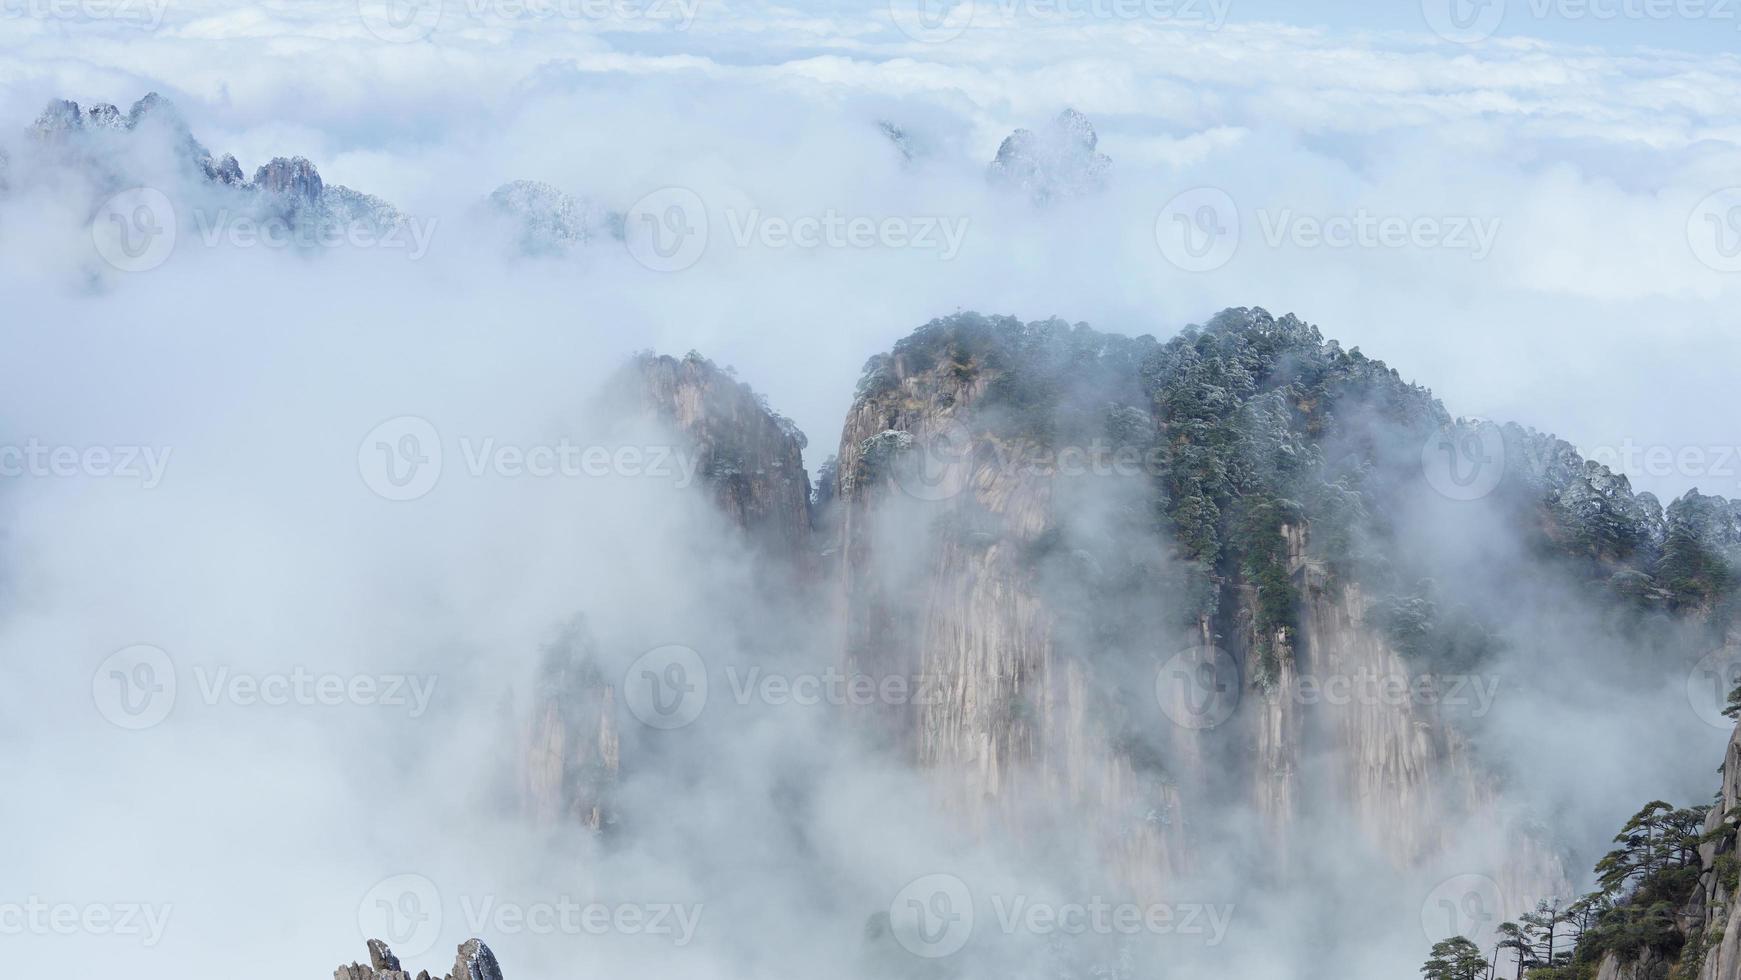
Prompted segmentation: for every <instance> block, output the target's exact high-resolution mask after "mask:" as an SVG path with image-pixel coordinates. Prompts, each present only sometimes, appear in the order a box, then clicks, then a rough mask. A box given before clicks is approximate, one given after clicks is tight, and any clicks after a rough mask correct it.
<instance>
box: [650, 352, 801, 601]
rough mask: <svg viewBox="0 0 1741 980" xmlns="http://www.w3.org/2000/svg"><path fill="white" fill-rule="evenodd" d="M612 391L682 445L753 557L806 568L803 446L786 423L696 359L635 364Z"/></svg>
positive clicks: (709, 363)
mask: <svg viewBox="0 0 1741 980" xmlns="http://www.w3.org/2000/svg"><path fill="white" fill-rule="evenodd" d="M617 388H618V391H619V393H626V396H627V397H626V401H627V403H628V404H631V405H636V406H638V407H639V410H640V411H642V412H644V413H647V414H650V415H651V416H653V417H654V418H656V419H658V420H659V421H660V422H661V423H663V424H665V425H667V426H669V427H670V428H671V429H673V430H674V431H675V433H676V434H677V435H679V436H681V437H682V438H683V439H684V441H685V442H686V443H687V446H685V447H684V448H685V449H686V450H687V451H690V452H693V453H695V454H696V460H695V461H696V473H697V475H698V476H699V478H700V480H701V481H702V482H703V483H704V484H705V486H706V488H707V491H708V493H709V495H710V496H711V497H712V498H713V501H714V503H715V504H716V505H717V506H718V507H719V510H720V512H721V513H723V514H724V515H725V516H726V517H727V518H728V519H729V520H730V521H731V522H732V523H733V524H734V525H736V526H737V527H738V528H739V529H741V530H742V531H743V532H744V534H745V535H746V536H747V537H748V538H749V540H750V542H751V544H752V546H753V547H754V548H755V549H756V550H758V551H759V552H760V553H761V554H762V555H764V556H766V557H769V558H772V559H773V560H774V561H776V562H783V563H786V564H788V565H789V566H790V567H792V568H794V569H803V568H806V567H808V566H809V564H810V561H811V556H810V549H811V516H810V477H809V474H808V473H807V472H805V469H804V448H805V446H806V444H807V441H806V439H805V437H804V434H803V433H802V432H800V431H798V427H797V426H795V425H793V424H792V422H791V420H790V419H787V418H786V417H784V416H782V415H780V414H779V413H777V412H775V411H774V410H773V409H771V408H769V407H768V404H767V402H766V400H765V399H763V398H762V397H761V396H759V395H757V394H756V393H755V392H754V391H753V390H752V389H751V388H750V387H749V385H746V384H744V383H743V382H741V381H739V380H737V379H736V378H735V377H733V376H732V375H731V374H730V373H729V372H727V371H726V370H725V369H724V368H721V367H719V366H718V365H716V364H714V363H713V362H712V361H709V360H708V359H707V358H705V357H702V356H701V355H699V354H695V353H691V354H689V355H687V356H685V357H683V358H681V359H679V358H675V357H668V356H654V355H644V356H641V357H638V358H636V359H635V361H634V363H632V364H631V365H630V366H629V367H628V368H627V369H626V370H625V372H624V374H623V375H622V376H620V377H619V379H618V385H617Z"/></svg>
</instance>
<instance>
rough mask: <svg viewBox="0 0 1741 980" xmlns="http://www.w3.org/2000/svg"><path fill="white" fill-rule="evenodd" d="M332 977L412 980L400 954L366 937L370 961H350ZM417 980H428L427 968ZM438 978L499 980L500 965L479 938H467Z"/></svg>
mask: <svg viewBox="0 0 1741 980" xmlns="http://www.w3.org/2000/svg"><path fill="white" fill-rule="evenodd" d="M333 980H411V974H410V972H409V971H407V970H406V969H405V968H404V967H403V966H401V965H400V963H399V957H397V956H394V955H393V951H392V950H391V949H389V948H388V947H387V944H386V943H384V942H382V941H381V940H379V939H371V940H369V964H368V965H367V966H364V965H363V964H361V963H352V964H350V965H349V966H340V967H339V968H338V969H336V970H334V971H333ZM417 980H431V978H430V976H429V971H428V970H420V971H418V974H417ZM440 980H502V968H501V966H500V965H498V964H497V963H496V954H495V953H493V952H491V951H490V947H488V946H486V945H484V941H483V940H481V939H468V940H466V941H465V942H463V943H461V944H460V945H459V952H458V955H456V956H455V957H454V961H453V970H452V971H451V972H449V973H448V975H447V976H446V977H445V978H440Z"/></svg>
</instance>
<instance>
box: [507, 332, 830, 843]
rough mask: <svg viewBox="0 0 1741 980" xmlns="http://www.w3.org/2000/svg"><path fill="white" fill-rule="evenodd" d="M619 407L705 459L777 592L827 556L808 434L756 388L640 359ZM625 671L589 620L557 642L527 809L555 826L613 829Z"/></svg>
mask: <svg viewBox="0 0 1741 980" xmlns="http://www.w3.org/2000/svg"><path fill="white" fill-rule="evenodd" d="M605 397H606V400H607V403H608V406H609V411H611V412H613V413H618V414H621V415H625V416H629V417H632V418H637V419H640V420H648V419H651V420H654V421H656V422H657V423H658V424H659V425H660V426H661V427H663V428H664V429H665V430H666V431H668V432H670V433H671V434H673V435H675V436H677V437H678V438H679V439H680V440H681V441H682V445H680V446H678V447H675V448H677V449H679V450H680V451H682V452H685V453H691V454H694V456H695V460H696V471H695V472H696V473H697V474H698V476H699V478H700V482H701V486H700V487H698V488H697V489H699V490H701V491H702V492H705V493H707V494H708V496H709V497H710V498H711V499H712V501H713V503H714V504H715V505H716V506H717V507H718V509H719V511H720V513H721V514H723V515H724V516H725V517H726V518H727V519H728V520H729V521H730V522H731V524H732V525H733V526H734V527H735V528H737V530H738V531H739V532H741V533H742V534H743V535H744V540H745V543H746V545H748V546H749V547H750V548H751V549H752V550H753V551H754V552H755V554H756V556H757V557H758V559H759V560H760V562H761V565H760V570H761V571H762V572H764V573H765V575H766V576H767V578H768V580H769V582H770V585H771V586H773V587H774V588H775V589H784V588H787V587H789V586H790V585H791V584H792V583H794V582H797V581H801V580H802V578H803V576H804V574H805V573H806V572H807V571H810V570H813V569H814V568H815V564H816V560H817V559H816V556H815V555H813V554H812V549H813V542H812V532H811V519H810V481H809V477H808V475H807V474H806V473H805V471H804V458H803V452H804V437H803V435H802V434H801V433H799V432H798V430H797V429H796V428H794V427H793V426H792V424H791V422H789V421H787V420H786V419H784V418H782V417H781V416H779V415H777V414H775V413H774V412H772V411H771V410H769V409H768V407H767V406H766V405H765V404H764V403H763V401H762V399H761V398H760V397H759V396H757V395H756V394H755V392H753V391H752V390H750V388H749V386H747V385H745V384H743V383H741V382H739V381H737V380H736V379H735V378H733V377H732V376H731V375H730V374H729V373H727V372H726V371H725V370H724V369H721V368H719V367H718V366H716V365H714V364H713V363H712V362H710V361H708V360H706V359H705V358H702V357H700V356H698V355H691V356H689V357H685V358H683V359H681V360H679V359H677V358H672V357H659V356H653V355H645V356H641V357H637V358H636V359H635V360H634V361H633V362H632V363H630V364H629V365H628V366H627V367H625V368H624V369H623V371H622V372H621V373H619V375H618V376H617V377H616V378H615V379H614V381H613V382H612V383H611V385H610V386H609V391H608V392H607V393H606V396H605ZM616 682H617V678H614V677H608V676H606V675H605V674H604V673H603V672H602V671H601V670H600V668H599V657H598V652H597V649H596V646H595V642H594V640H593V638H592V636H591V634H590V633H589V632H588V630H587V627H586V622H585V620H584V619H582V618H576V619H575V621H573V622H571V623H569V624H567V625H566V626H565V627H564V628H563V629H562V630H561V632H560V634H559V636H558V637H557V639H556V640H555V641H553V642H552V643H551V644H550V645H549V646H547V647H546V648H545V651H544V656H543V658H542V662H541V666H540V668H539V673H538V677H537V678H536V680H535V682H534V689H533V703H532V712H531V715H530V716H529V717H528V718H527V719H526V721H525V724H524V731H523V734H522V745H521V748H520V751H519V758H520V760H521V789H522V794H523V799H524V801H525V806H526V810H527V812H528V813H529V814H530V815H531V816H532V818H533V819H534V820H535V821H536V822H537V823H539V824H540V825H543V826H556V825H568V826H573V825H579V826H584V827H586V828H589V829H591V830H594V831H604V830H608V829H609V828H610V827H611V825H612V824H613V823H614V822H615V820H616V814H615V811H614V808H613V805H612V793H613V790H614V789H615V787H616V785H617V781H618V778H619V774H620V770H621V767H622V758H621V744H620V743H621V739H620V735H619V724H620V722H621V719H620V718H619V712H620V708H619V705H618V696H617V694H618V692H617V689H616Z"/></svg>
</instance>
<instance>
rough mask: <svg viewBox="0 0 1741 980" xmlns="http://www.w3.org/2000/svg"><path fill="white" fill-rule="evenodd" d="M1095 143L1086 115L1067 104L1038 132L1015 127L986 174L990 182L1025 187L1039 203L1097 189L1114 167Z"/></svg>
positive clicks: (1103, 185) (1077, 195) (1097, 140)
mask: <svg viewBox="0 0 1741 980" xmlns="http://www.w3.org/2000/svg"><path fill="white" fill-rule="evenodd" d="M1099 144H1100V138H1099V136H1097V135H1096V134H1095V132H1094V126H1093V124H1092V123H1090V122H1089V121H1088V117H1087V116H1084V115H1083V114H1082V113H1080V112H1077V111H1076V110H1075V109H1065V110H1064V111H1063V112H1060V113H1059V114H1058V116H1057V118H1055V119H1053V120H1052V122H1051V123H1050V125H1048V126H1046V127H1045V128H1043V129H1041V130H1040V131H1038V132H1035V131H1033V130H1028V129H1018V130H1016V131H1015V132H1013V133H1011V134H1010V135H1009V136H1008V137H1006V138H1005V139H1004V141H1003V143H1002V144H1001V145H1000V146H998V149H997V157H996V158H995V159H993V160H992V162H991V168H990V171H989V173H988V176H989V177H990V179H991V181H992V183H994V184H1000V185H1005V186H1011V187H1015V188H1017V189H1019V190H1022V191H1025V192H1027V194H1028V196H1029V197H1030V198H1031V199H1032V200H1033V202H1034V203H1035V204H1036V205H1042V206H1043V205H1046V204H1049V203H1051V202H1052V201H1055V200H1059V199H1061V198H1071V197H1082V196H1084V195H1087V194H1092V193H1096V192H1098V191H1100V190H1102V189H1103V188H1104V187H1105V186H1106V177H1107V173H1108V172H1109V171H1110V170H1111V169H1112V158H1111V157H1108V156H1107V155H1106V154H1104V153H1100V152H1097V150H1096V147H1098V146H1099Z"/></svg>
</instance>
